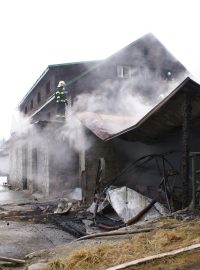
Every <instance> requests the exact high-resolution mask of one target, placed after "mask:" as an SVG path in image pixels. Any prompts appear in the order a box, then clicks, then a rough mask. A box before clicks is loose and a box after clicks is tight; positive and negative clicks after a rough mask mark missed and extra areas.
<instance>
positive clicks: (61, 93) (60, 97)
mask: <svg viewBox="0 0 200 270" xmlns="http://www.w3.org/2000/svg"><path fill="white" fill-rule="evenodd" d="M55 101H56V103H66V104H67V93H66V91H65V88H64V87H62V86H61V87H57V88H56V92H55Z"/></svg>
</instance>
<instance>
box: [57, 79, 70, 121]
mask: <svg viewBox="0 0 200 270" xmlns="http://www.w3.org/2000/svg"><path fill="white" fill-rule="evenodd" d="M65 87H66V83H65V82H64V81H60V82H59V83H58V86H57V88H56V92H55V101H56V104H57V113H56V116H57V117H59V118H60V117H62V118H64V117H65V106H66V105H67V104H68V102H67V92H66V90H65Z"/></svg>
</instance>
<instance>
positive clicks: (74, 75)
mask: <svg viewBox="0 0 200 270" xmlns="http://www.w3.org/2000/svg"><path fill="white" fill-rule="evenodd" d="M60 80H64V81H65V82H66V87H67V90H68V100H69V101H70V102H69V103H68V107H67V108H66V121H64V122H63V121H58V120H57V119H56V116H55V114H56V110H55V108H56V106H55V99H54V92H55V88H56V85H57V84H58V82H59V81H60ZM199 93H200V86H199V85H198V84H197V83H196V82H195V81H193V80H192V79H191V78H190V74H189V72H188V71H187V70H186V68H185V67H184V66H183V65H182V64H181V63H180V62H179V61H178V60H177V59H176V58H175V57H174V56H173V55H171V53H169V52H168V50H167V49H166V48H165V47H164V46H163V45H162V44H161V43H160V42H159V41H158V40H157V39H156V38H155V37H154V36H153V35H152V34H147V35H145V36H144V37H142V38H140V39H138V40H137V41H135V42H133V43H131V44H130V45H128V46H126V47H125V48H123V49H121V50H120V51H118V52H116V53H114V54H113V55H111V56H110V57H108V58H107V59H105V60H102V61H98V62H97V61H96V62H85V63H84V62H83V63H71V64H63V65H53V66H49V67H48V68H47V70H46V71H45V72H44V73H43V74H42V75H41V77H40V78H39V79H38V80H37V81H36V83H35V84H34V85H33V87H32V88H31V89H30V91H29V92H28V93H27V95H26V96H25V97H24V98H23V100H22V101H21V103H20V105H19V109H20V111H21V112H22V113H23V116H24V117H25V118H27V119H30V122H29V124H30V127H29V128H28V129H27V130H26V132H13V134H12V138H11V143H10V144H11V151H10V160H11V164H10V184H12V185H13V186H18V187H20V188H23V189H28V190H30V192H32V193H33V192H41V193H43V194H44V195H45V196H65V195H66V196H68V195H69V194H70V192H72V191H73V190H75V189H76V188H79V190H80V191H81V197H80V198H79V199H82V200H86V201H92V200H93V198H94V193H95V192H96V191H97V189H101V190H103V189H105V188H106V187H109V186H110V185H115V186H124V185H126V186H128V187H130V188H133V189H135V190H136V191H138V192H140V193H142V194H143V195H147V196H148V197H151V198H154V197H155V196H156V195H157V193H158V190H159V191H161V198H160V201H161V202H163V203H164V204H166V205H167V207H168V208H170V210H172V209H173V208H174V207H177V208H180V207H181V204H182V201H183V197H184V196H185V197H187V200H188V201H189V200H190V199H191V196H192V190H193V189H192V186H191V181H189V169H190V165H191V164H190V160H189V154H190V152H192V151H193V152H198V151H199V149H198V148H199V125H198V119H199V115H200V110H199V107H198V104H199ZM191 108H192V109H191ZM190 142H191V143H190ZM99 180H100V183H99ZM193 192H194V190H193ZM172 194H173V196H172ZM183 194H184V196H183ZM195 194H196V193H195ZM184 200H186V199H184Z"/></svg>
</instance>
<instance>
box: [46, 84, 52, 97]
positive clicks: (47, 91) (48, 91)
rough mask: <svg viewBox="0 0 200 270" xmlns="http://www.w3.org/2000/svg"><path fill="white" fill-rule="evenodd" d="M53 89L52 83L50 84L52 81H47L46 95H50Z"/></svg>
mask: <svg viewBox="0 0 200 270" xmlns="http://www.w3.org/2000/svg"><path fill="white" fill-rule="evenodd" d="M50 91H51V85H50V82H47V83H46V95H48V94H49V93H50Z"/></svg>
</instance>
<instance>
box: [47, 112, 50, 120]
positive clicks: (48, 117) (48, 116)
mask: <svg viewBox="0 0 200 270" xmlns="http://www.w3.org/2000/svg"><path fill="white" fill-rule="evenodd" d="M50 118H51V113H50V112H48V113H47V119H48V120H49V119H50Z"/></svg>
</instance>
